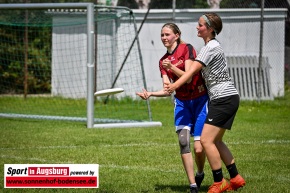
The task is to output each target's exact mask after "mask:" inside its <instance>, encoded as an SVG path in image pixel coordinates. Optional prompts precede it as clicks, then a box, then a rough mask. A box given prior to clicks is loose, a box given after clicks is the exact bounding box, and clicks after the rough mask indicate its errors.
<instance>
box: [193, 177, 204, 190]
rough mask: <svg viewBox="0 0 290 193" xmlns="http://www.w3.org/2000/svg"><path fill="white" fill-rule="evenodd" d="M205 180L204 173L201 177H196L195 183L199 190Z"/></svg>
mask: <svg viewBox="0 0 290 193" xmlns="http://www.w3.org/2000/svg"><path fill="white" fill-rule="evenodd" d="M203 178H204V173H202V174H201V175H195V183H196V185H197V187H198V188H200V185H201V183H202V181H203Z"/></svg>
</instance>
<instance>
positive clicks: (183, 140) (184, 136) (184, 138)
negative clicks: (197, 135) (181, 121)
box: [178, 129, 191, 154]
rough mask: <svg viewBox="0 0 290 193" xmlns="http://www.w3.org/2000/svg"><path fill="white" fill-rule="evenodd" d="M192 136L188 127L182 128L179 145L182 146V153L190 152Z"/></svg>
mask: <svg viewBox="0 0 290 193" xmlns="http://www.w3.org/2000/svg"><path fill="white" fill-rule="evenodd" d="M189 139H190V137H189V131H188V130H186V129H182V130H181V131H180V132H179V134H178V140H179V146H180V153H181V154H186V153H190V152H191V151H190V140H189Z"/></svg>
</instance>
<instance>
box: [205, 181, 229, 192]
mask: <svg viewBox="0 0 290 193" xmlns="http://www.w3.org/2000/svg"><path fill="white" fill-rule="evenodd" d="M229 187H230V184H229V183H228V182H227V181H226V180H225V179H224V178H223V180H222V181H220V182H215V183H213V184H212V185H211V186H210V187H209V188H208V191H207V193H221V192H225V191H226V190H227V189H228V188H229Z"/></svg>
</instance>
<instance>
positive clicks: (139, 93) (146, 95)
mask: <svg viewBox="0 0 290 193" xmlns="http://www.w3.org/2000/svg"><path fill="white" fill-rule="evenodd" d="M142 91H143V92H137V93H136V95H138V96H140V97H141V98H142V99H143V100H147V99H148V98H149V97H150V96H151V94H150V93H149V92H148V91H147V90H146V89H144V88H143V89H142Z"/></svg>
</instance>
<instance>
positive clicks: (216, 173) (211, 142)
mask: <svg viewBox="0 0 290 193" xmlns="http://www.w3.org/2000/svg"><path fill="white" fill-rule="evenodd" d="M221 30H222V20H221V18H220V17H219V16H218V15H217V14H216V13H212V12H211V13H206V14H204V15H202V16H201V17H200V18H199V21H198V25H197V32H198V34H197V36H198V37H201V38H203V40H204V43H205V45H204V46H203V47H202V49H201V50H200V52H199V54H198V55H197V57H196V58H195V61H193V62H192V64H191V65H190V69H189V70H188V71H186V73H184V74H183V75H182V76H181V77H180V78H179V79H178V80H177V81H176V82H174V83H173V84H167V85H166V86H165V89H166V91H167V92H169V93H172V92H173V91H174V90H176V89H178V88H179V87H180V86H181V85H183V84H184V83H185V82H186V81H187V80H188V79H190V77H192V75H194V74H196V73H198V72H199V71H201V72H202V75H203V78H204V79H205V83H206V87H207V89H208V95H209V98H210V101H209V103H208V115H207V118H206V121H205V124H204V128H203V131H202V135H201V143H202V146H203V148H204V150H205V152H206V156H207V158H208V161H209V164H210V166H211V169H212V173H213V178H214V183H213V185H212V186H210V187H209V190H208V193H220V192H225V191H229V190H237V189H238V188H241V187H243V186H244V185H245V184H246V182H245V180H244V179H243V178H242V177H241V175H240V174H239V173H238V170H237V167H236V164H235V161H234V157H233V155H232V153H231V151H230V150H229V149H228V147H227V146H226V144H225V143H224V142H223V141H222V140H223V136H224V134H225V131H226V130H230V129H231V127H232V124H233V121H234V118H235V115H236V112H237V110H238V107H239V102H240V97H239V94H238V92H237V89H236V88H235V85H234V83H233V82H232V80H231V77H230V75H229V73H228V69H227V63H226V58H225V55H224V52H223V49H222V47H221V44H220V42H219V41H218V40H217V39H215V37H216V35H218V34H219V33H220V32H221ZM221 160H222V161H223V162H224V164H225V165H226V167H227V169H228V172H229V174H230V177H231V179H230V183H228V182H227V181H226V180H225V179H224V177H223V173H222V163H221Z"/></svg>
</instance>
